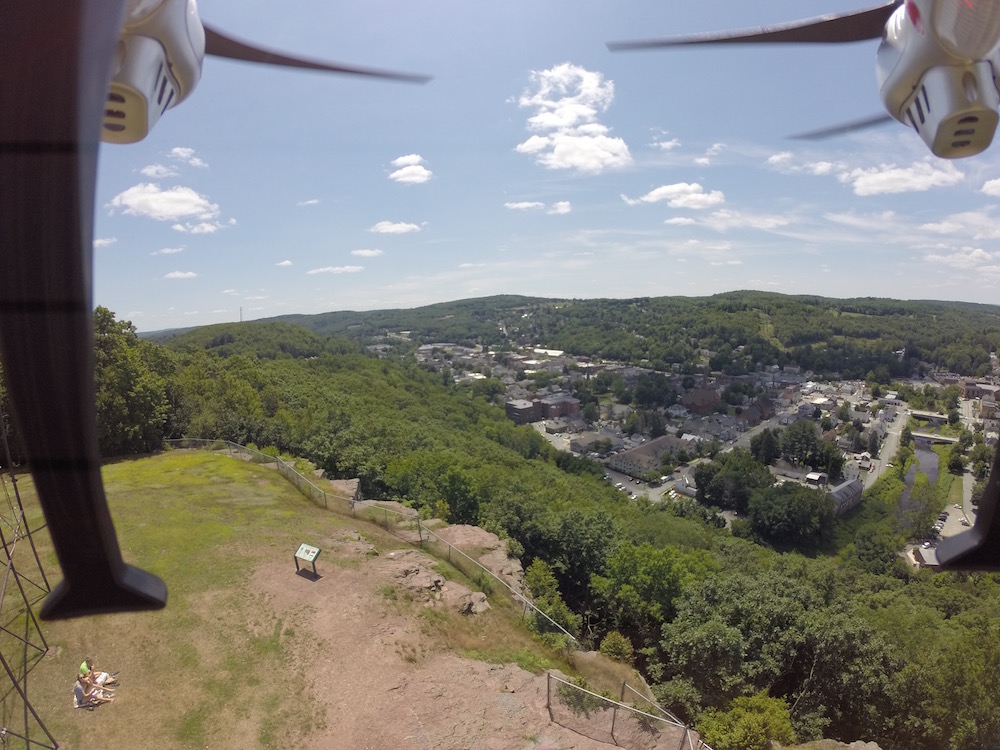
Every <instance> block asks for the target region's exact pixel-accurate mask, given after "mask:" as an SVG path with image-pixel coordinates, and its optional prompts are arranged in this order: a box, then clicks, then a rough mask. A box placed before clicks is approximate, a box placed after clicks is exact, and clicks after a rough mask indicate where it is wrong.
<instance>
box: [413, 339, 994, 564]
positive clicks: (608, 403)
mask: <svg viewBox="0 0 1000 750" xmlns="http://www.w3.org/2000/svg"><path fill="white" fill-rule="evenodd" d="M701 354H702V357H703V359H704V361H705V362H707V361H708V360H709V359H710V358H711V357H712V356H713V352H710V351H702V352H701ZM416 357H417V360H418V362H420V363H421V364H422V365H424V366H427V367H431V368H433V369H436V370H447V371H449V372H451V373H452V374H453V376H454V378H455V380H456V381H458V382H461V381H466V382H471V383H473V384H475V383H477V382H492V383H496V384H499V385H498V386H495V388H494V391H493V392H495V393H496V394H497V395H496V396H495V400H496V401H498V402H499V401H500V400H501V399H502V402H503V404H504V407H505V411H506V414H507V417H508V418H509V419H510V420H511V421H513V422H514V423H516V424H531V425H533V426H534V427H535V428H536V429H537V430H538V431H539V432H541V433H543V434H544V435H545V436H546V437H547V438H548V439H549V441H550V442H551V443H552V444H553V445H555V446H556V447H559V448H561V449H563V450H567V451H570V452H571V453H573V454H575V455H578V456H586V457H588V458H590V459H593V460H595V461H599V462H601V463H602V464H603V465H604V467H605V469H606V479H608V480H609V481H611V482H613V483H614V484H615V486H617V487H618V488H619V489H621V490H623V491H625V492H628V493H629V494H630V495H631V496H632V497H636V496H637V494H638V493H639V492H640V490H641V491H642V492H644V493H645V494H646V496H647V497H649V498H650V499H653V500H658V499H660V498H661V497H663V496H665V495H670V496H677V495H686V496H689V497H695V496H696V494H697V490H696V487H695V483H694V480H693V477H692V472H691V466H692V464H693V463H695V462H697V461H698V460H700V459H701V458H702V457H708V456H710V455H714V454H716V453H718V452H720V451H728V450H732V449H733V447H735V446H743V447H747V446H749V444H750V440H751V438H752V437H753V436H754V435H756V434H758V433H759V432H761V431H762V430H764V429H766V428H779V427H785V426H788V425H791V424H793V423H795V422H798V421H803V420H807V421H810V422H813V423H815V424H816V425H817V427H818V428H819V430H820V432H821V435H822V439H823V440H824V441H827V442H831V443H834V444H835V445H836V446H837V448H839V449H840V450H841V451H842V452H843V458H844V462H843V468H842V470H841V471H840V473H839V476H833V477H831V476H829V474H828V473H826V472H823V471H819V470H815V469H818V468H819V467H812V466H808V465H806V466H801V465H794V464H790V463H788V462H787V461H782V460H779V461H776V462H775V463H774V464H773V465H772V466H771V467H770V468H771V471H772V473H773V474H774V475H775V477H776V480H777V481H797V482H801V483H803V484H808V485H814V486H818V485H822V486H826V487H827V489H828V491H829V492H830V495H831V497H832V498H833V500H834V502H835V504H836V511H837V514H838V515H841V514H844V513H846V512H848V511H849V510H851V509H852V508H854V507H855V506H856V505H857V504H858V503H860V502H861V497H862V492H863V491H864V489H865V488H866V487H868V486H870V485H871V484H872V483H873V482H874V481H875V479H877V478H878V476H879V475H880V473H881V472H882V471H884V470H885V469H886V468H888V467H891V463H890V461H891V457H892V455H894V453H895V451H896V449H897V447H898V444H899V438H900V433H901V431H902V428H903V426H904V425H905V422H906V417H908V416H909V415H911V414H912V415H915V416H918V417H920V418H922V419H926V420H928V421H930V422H931V423H934V422H935V421H937V422H939V423H944V422H945V421H946V419H947V415H945V414H941V413H937V412H920V411H915V410H913V409H908V408H907V404H906V403H905V402H904V401H903V400H902V399H901V398H900V397H899V395H898V393H897V392H896V391H891V390H885V391H882V390H881V389H877V388H876V389H875V391H874V392H873V391H872V390H871V389H869V387H868V386H867V385H866V383H865V382H862V381H846V380H845V381H830V380H825V381H818V380H814V379H813V378H814V373H812V372H810V371H808V370H802V369H801V368H799V367H796V366H793V365H786V366H784V367H779V366H777V365H770V366H767V365H761V366H760V367H759V369H758V370H757V371H755V372H753V373H752V374H748V375H726V374H724V373H722V372H717V371H716V372H707V373H706V372H703V371H702V372H698V373H690V372H689V373H687V374H685V373H683V372H682V369H683V368H682V367H681V366H680V365H678V366H676V367H675V371H674V372H671V373H666V374H663V373H657V372H655V371H654V370H652V369H649V368H644V367H639V366H634V365H623V364H619V363H613V362H599V361H595V360H593V359H591V358H588V357H573V356H570V355H567V354H566V353H565V352H562V351H558V350H552V349H545V348H541V347H532V348H529V349H525V350H522V351H519V352H507V353H504V354H503V355H502V356H497V355H496V354H494V353H491V352H489V351H488V350H484V349H483V348H480V347H462V346H458V345H455V344H448V343H436V344H427V345H423V346H420V347H419V349H418V350H417V353H416ZM689 369H690V368H689ZM602 375H603V376H604V377H605V378H606V379H607V378H608V376H611V377H612V378H614V379H615V381H616V382H617V381H618V380H619V379H620V384H621V388H622V390H624V391H627V392H631V391H633V390H634V389H635V388H636V387H637V386H638V385H639V383H640V381H641V380H642V379H643V378H651V377H653V376H656V375H660V376H662V377H663V378H665V382H666V385H668V386H669V388H670V389H671V398H670V399H669V400H670V401H671V402H672V403H669V405H657V406H655V407H653V408H652V410H653V411H654V412H655V413H656V414H659V415H660V417H662V419H658V420H655V421H654V424H655V428H654V429H653V430H641V429H636V424H637V422H636V421H635V420H634V419H633V418H632V417H633V416H634V414H635V412H637V411H639V410H640V409H645V410H649V409H650V407H649V406H645V407H638V406H636V405H634V404H625V403H618V402H617V401H616V400H615V399H614V398H613V397H611V394H608V397H607V398H601V399H600V405H599V407H597V408H594V405H593V404H584V403H582V401H581V398H579V397H578V394H579V393H580V391H581V389H586V384H587V383H588V382H591V381H593V380H595V379H597V378H598V377H599V376H602ZM911 382H912V384H913V385H915V386H917V387H919V388H924V387H927V386H930V387H932V388H941V387H946V386H955V387H957V388H958V389H959V391H960V394H961V402H960V407H961V418H962V422H963V424H965V426H966V427H967V428H968V429H970V430H972V429H973V427H974V426H975V427H977V429H981V430H982V433H983V437H984V439H985V442H986V443H987V444H988V445H994V444H995V443H996V441H997V437H998V431H1000V420H998V414H997V398H998V392H1000V379H997V378H996V377H991V378H987V379H968V378H963V377H961V376H959V375H956V374H954V373H948V372H938V371H932V372H931V373H930V374H929V376H928V377H926V378H924V379H920V380H914V381H911ZM500 387H502V390H500ZM734 394H736V395H737V397H736V398H734V397H733V395H734ZM901 417H903V418H901ZM977 423H978V424H977ZM849 425H850V426H854V428H855V429H851V428H850V427H849ZM845 427H846V429H845ZM636 485H639V487H636ZM633 488H634V490H633ZM955 530H956V531H957V530H958V529H957V528H956V529H955ZM924 549H925V550H926V549H927V548H926V547H925V548H924ZM926 554H928V553H926V552H925V555H926Z"/></svg>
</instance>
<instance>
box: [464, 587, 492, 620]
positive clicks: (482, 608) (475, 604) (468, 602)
mask: <svg viewBox="0 0 1000 750" xmlns="http://www.w3.org/2000/svg"><path fill="white" fill-rule="evenodd" d="M462 602H463V603H462V605H461V609H460V611H461V613H462V614H463V615H478V614H481V613H482V612H486V611H488V610H489V608H490V603H489V602H488V601H486V594H484V593H483V592H482V591H473V592H471V593H470V594H469V595H468V596H464V597H462Z"/></svg>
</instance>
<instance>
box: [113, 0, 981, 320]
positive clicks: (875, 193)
mask: <svg viewBox="0 0 1000 750" xmlns="http://www.w3.org/2000/svg"><path fill="white" fill-rule="evenodd" d="M862 7H865V5H864V4H863V3H860V4H859V3H851V2H844V0H825V1H824V2H819V1H818V0H808V1H803V0H798V1H797V2H792V1H791V0H771V2H768V3H746V2H738V1H737V0H718V1H717V2H711V3H691V2H684V3H682V2H678V1H677V0H656V2H653V1H652V0H630V2H628V3H613V2H609V1H608V0H573V1H572V2H570V1H569V0H545V1H544V2H537V0H536V1H534V2H522V1H521V0H508V2H503V3H500V2H483V1H482V0H464V1H460V0H433V1H430V0H408V1H407V2H399V1H398V0H396V1H395V2H389V1H388V0H364V2H358V1H355V2H344V1H343V0H341V1H340V2H330V0H285V1H284V2H280V3H278V2H263V1H262V0H239V2H236V1H235V0H203V2H201V3H199V6H198V9H199V12H200V15H201V17H202V19H203V20H204V21H205V22H206V23H209V24H212V25H214V26H215V27H217V28H219V29H222V30H224V31H226V32H227V33H229V34H231V35H233V36H237V37H240V38H242V39H246V40H249V41H253V42H255V43H257V44H260V45H263V46H268V47H270V48H274V49H278V50H282V51H288V52H293V53H296V54H299V55H304V56H310V57H314V58H319V59H324V60H330V61H335V62H339V63H350V64H355V65H364V66H371V67H378V68H388V69H394V70H401V71H406V72H413V73H425V74H429V75H431V76H433V79H432V80H431V81H430V82H429V83H426V84H422V85H415V84H408V83H401V82H394V81H384V80H372V79H367V78H360V77H353V76H335V75H330V74H322V73H314V72H300V71H292V70H289V69H280V68H269V67H262V66H258V65H251V64H248V63H239V62H233V61H228V60H221V59H218V58H206V60H205V63H204V68H203V71H202V77H201V81H200V83H199V85H198V87H197V89H196V90H195V91H194V92H193V93H192V94H191V96H190V97H189V98H188V99H186V100H185V101H183V102H181V103H180V104H179V105H178V106H177V107H175V108H173V109H171V110H168V111H167V112H166V113H165V114H164V116H163V118H162V119H161V120H160V122H159V123H158V124H157V126H156V127H155V129H154V130H153V131H152V132H151V133H150V134H149V136H147V138H146V139H145V140H143V141H141V142H139V143H136V144H130V145H114V144H104V145H102V147H101V152H100V165H99V173H98V183H97V193H96V201H95V204H96V217H95V218H96V220H95V233H94V258H95V271H94V302H95V304H97V305H103V306H105V307H108V308H110V309H111V310H112V311H113V312H114V313H115V314H116V316H117V317H118V318H120V319H127V320H130V321H132V323H133V324H134V325H135V326H136V328H137V329H138V330H139V331H156V330H162V329H167V328H178V327H190V326H199V325H206V324H211V323H222V322H230V321H238V320H241V319H242V320H253V319H260V318H268V317H273V316H276V315H284V314H290V313H301V314H315V313H322V312H329V311H338V310H373V309H386V308H411V307H418V306H422V305H427V304H432V303H436V302H445V301H451V300H458V299H467V298H471V297H482V296H488V295H494V294H523V295H530V296H539V297H557V298H576V299H581V298H588V299H589V298H630V297H659V296H677V295H682V296H702V295H710V294H715V293H719V292H725V291H732V290H737V289H758V290H765V291H774V292H781V293H786V294H818V295H824V296H828V297H855V296H876V297H891V298H896V299H939V300H963V301H970V302H985V303H996V302H997V301H998V300H997V298H996V294H995V290H996V287H997V282H998V280H1000V221H998V214H1000V212H998V202H1000V143H997V144H996V145H994V147H993V148H992V149H990V150H987V151H986V152H984V153H983V154H980V155H978V156H975V157H971V158H968V159H962V160H956V161H949V160H942V159H938V158H936V157H934V156H933V155H931V154H930V152H929V151H927V149H926V148H925V146H924V145H923V143H922V141H920V139H919V138H918V137H917V135H916V134H915V133H913V132H912V131H911V130H909V129H907V128H904V127H903V126H902V125H899V124H895V123H893V124H889V125H886V126H883V127H880V128H876V129H869V130H865V131H862V132H860V133H855V134H852V135H849V136H842V137H837V138H832V139H828V140H823V141H800V140H792V139H790V138H789V137H788V136H790V135H792V134H795V133H802V132H808V131H811V130H815V129H819V128H823V127H827V126H830V125H835V124H838V123H841V122H845V121H849V120H853V119H856V118H861V117H865V116H869V115H874V114H878V113H880V112H882V111H883V110H882V109H881V104H880V101H879V97H878V90H877V84H876V81H875V51H876V48H877V42H875V41H872V42H860V43H853V44H846V45H823V46H808V45H781V46H754V47H749V46H733V47H715V48H683V49H672V50H653V51H631V52H614V53H613V52H609V51H608V49H607V47H606V43H607V42H609V41H619V40H628V39H642V38H648V37H656V36H668V35H673V34H684V33H691V32H699V31H718V30H722V29H731V28H743V27H752V26H759V25H766V24H773V23H781V22H786V21H792V20H795V19H798V18H803V17H810V16H815V15H820V14H826V13H833V12H837V11H843V10H850V9H858V8H862Z"/></svg>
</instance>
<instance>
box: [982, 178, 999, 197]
mask: <svg viewBox="0 0 1000 750" xmlns="http://www.w3.org/2000/svg"><path fill="white" fill-rule="evenodd" d="M982 192H984V193H986V195H989V196H992V197H993V198H1000V180H987V181H986V182H984V183H983V187H982Z"/></svg>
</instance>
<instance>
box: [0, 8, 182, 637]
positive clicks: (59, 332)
mask: <svg viewBox="0 0 1000 750" xmlns="http://www.w3.org/2000/svg"><path fill="white" fill-rule="evenodd" d="M124 8H125V1H124V0H117V3H114V2H109V1H108V0H64V2H63V3H62V4H61V5H60V8H59V11H58V12H52V9H51V8H47V7H45V6H44V5H40V4H39V3H36V2H34V0H16V1H15V2H12V3H8V4H7V5H6V6H5V9H4V21H3V23H2V24H0V111H2V112H3V113H4V115H3V117H2V118H0V279H3V283H2V284H0V353H2V355H3V364H4V378H5V380H6V384H7V387H8V392H9V396H10V400H11V404H12V406H13V407H14V416H15V418H16V422H17V428H18V435H19V437H20V438H21V443H22V446H23V448H24V451H25V453H26V455H27V457H28V464H29V466H30V468H31V472H32V474H33V475H34V478H35V488H36V490H37V493H38V501H39V504H40V505H41V506H42V511H43V512H44V514H45V520H46V522H47V526H48V531H49V534H50V536H51V538H52V545H53V547H54V548H55V552H56V556H57V557H58V559H59V564H60V566H61V567H62V572H63V580H62V582H61V583H59V585H58V586H56V587H55V589H53V591H52V593H51V594H49V596H48V598H47V599H46V600H45V602H44V604H43V605H42V608H41V615H42V617H44V618H48V619H55V618H63V617H75V616H78V615H87V614H96V613H105V612H124V611H137V610H145V609H157V608H160V607H163V606H164V605H165V604H166V598H167V587H166V585H165V584H164V583H163V581H162V580H160V579H159V578H157V577H156V576H154V575H152V574H150V573H146V572H145V571H142V570H139V569H138V568H135V567H132V566H130V565H126V564H125V562H124V561H123V560H122V554H121V549H120V548H119V546H118V537H117V535H116V534H115V528H114V524H113V522H112V520H111V514H110V512H109V511H108V503H107V499H106V497H105V495H104V487H103V485H102V483H101V459H100V454H99V452H98V446H97V427H96V419H95V406H94V339H93V331H92V323H91V315H92V303H91V294H92V292H91V254H92V246H93V216H94V188H95V182H96V176H97V149H98V144H99V142H100V128H101V121H102V116H103V111H104V106H105V101H106V97H107V92H108V85H109V82H110V79H111V67H112V63H113V61H114V59H115V50H116V47H117V44H118V36H119V32H120V30H121V19H122V17H123V13H124ZM39 92H45V93H46V94H47V95H46V96H39Z"/></svg>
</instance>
